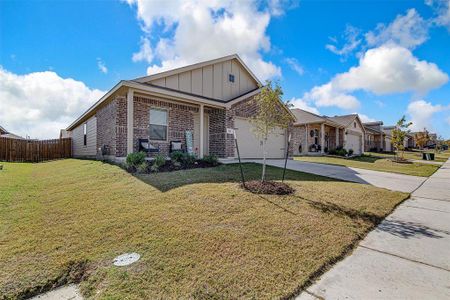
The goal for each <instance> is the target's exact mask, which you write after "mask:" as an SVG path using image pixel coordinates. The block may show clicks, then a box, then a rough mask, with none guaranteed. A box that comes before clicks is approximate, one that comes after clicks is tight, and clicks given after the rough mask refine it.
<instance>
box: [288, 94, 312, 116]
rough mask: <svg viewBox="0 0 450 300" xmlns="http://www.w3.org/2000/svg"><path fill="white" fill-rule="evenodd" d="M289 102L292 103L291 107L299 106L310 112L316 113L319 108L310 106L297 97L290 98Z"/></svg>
mask: <svg viewBox="0 0 450 300" xmlns="http://www.w3.org/2000/svg"><path fill="white" fill-rule="evenodd" d="M289 103H291V104H292V105H293V108H300V109H303V110H306V111H309V112H312V113H313V114H316V115H318V114H319V110H318V109H317V108H316V107H313V106H310V105H309V104H308V103H307V102H306V101H304V100H302V99H299V98H292V99H291V100H290V101H289Z"/></svg>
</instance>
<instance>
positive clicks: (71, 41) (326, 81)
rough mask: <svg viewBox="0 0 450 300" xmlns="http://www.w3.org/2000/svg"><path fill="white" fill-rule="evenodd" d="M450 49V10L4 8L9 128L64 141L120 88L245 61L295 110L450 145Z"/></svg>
mask: <svg viewBox="0 0 450 300" xmlns="http://www.w3.org/2000/svg"><path fill="white" fill-rule="evenodd" d="M199 41H203V42H201V43H200V42H199ZM327 45H328V46H327ZM448 49H450V10H449V2H448V0H446V1H431V0H430V1H427V2H426V3H425V2H423V1H300V2H288V1H270V2H251V1H246V2H240V3H238V4H236V3H234V4H233V3H232V2H229V1H223V2H218V3H216V2H213V1H202V0H199V1H193V2H190V3H187V2H182V3H179V2H177V1H175V0H173V1H160V2H155V1H153V2H150V1H141V0H129V1H128V2H125V1H1V2H0V65H1V69H0V125H2V126H3V127H6V128H7V129H9V130H11V131H13V132H16V133H17V134H21V135H30V136H32V137H39V138H44V137H45V138H47V137H48V138H50V137H56V136H57V135H58V132H59V129H60V128H64V127H66V126H67V125H68V124H69V123H71V122H72V121H73V119H74V118H76V117H77V116H78V115H79V114H80V113H82V112H83V111H84V110H85V109H86V108H88V107H89V106H90V105H91V104H92V103H93V102H95V101H96V100H97V99H98V98H99V97H100V96H101V95H102V93H104V92H105V91H107V90H109V89H110V88H112V87H113V86H114V85H115V84H116V83H117V82H118V81H119V80H121V79H132V78H135V77H139V76H143V75H145V74H147V73H152V72H157V71H160V70H165V69H167V68H172V67H178V66H182V65H184V64H188V63H194V62H197V61H200V60H206V59H212V58H215V57H218V56H221V55H227V54H231V53H234V52H236V53H238V54H240V55H241V57H242V58H243V59H244V61H245V62H246V63H247V64H248V65H249V66H250V68H252V69H253V70H254V71H255V73H256V74H257V75H258V76H259V77H260V78H261V79H267V78H271V79H274V80H279V81H280V83H281V85H282V87H283V90H284V93H285V94H284V99H285V100H292V103H294V105H295V106H297V107H301V108H306V109H308V110H311V111H314V112H319V113H320V114H327V115H336V114H346V113H353V112H358V113H360V114H361V116H363V117H364V118H368V119H373V120H382V121H384V123H385V124H386V125H390V124H393V123H395V122H396V121H397V120H398V119H399V118H400V117H401V116H402V115H403V114H406V115H407V117H408V119H410V120H412V121H413V122H414V124H415V126H416V129H418V128H422V127H423V126H426V127H427V128H429V129H431V130H433V131H437V132H438V133H439V134H441V135H443V136H444V137H446V138H450V106H449V105H450V97H449V95H450V84H449V83H448V81H449V80H448V75H447V74H450V60H449V59H448V52H449V50H448Z"/></svg>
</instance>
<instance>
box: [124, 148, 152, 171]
mask: <svg viewBox="0 0 450 300" xmlns="http://www.w3.org/2000/svg"><path fill="white" fill-rule="evenodd" d="M146 156H147V155H146V154H145V152H134V153H130V154H128V155H127V159H126V163H127V169H129V170H135V169H137V167H138V166H139V165H141V164H142V163H143V162H145V157H146Z"/></svg>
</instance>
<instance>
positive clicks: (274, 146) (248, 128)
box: [234, 118, 286, 158]
mask: <svg viewBox="0 0 450 300" xmlns="http://www.w3.org/2000/svg"><path fill="white" fill-rule="evenodd" d="M234 127H235V129H236V136H237V141H238V145H239V152H240V155H241V158H263V149H262V142H261V141H260V140H259V139H258V138H257V137H256V136H255V135H254V134H253V131H252V127H253V125H252V124H251V123H250V121H249V120H248V119H244V118H236V119H235V120H234ZM285 132H286V130H284V129H281V128H280V129H279V130H277V131H276V132H275V133H273V134H271V135H270V136H269V138H268V140H267V146H266V151H267V158H284V157H285V155H286V153H285V152H286V150H285V149H286V134H285ZM235 155H236V156H237V152H236V153H235Z"/></svg>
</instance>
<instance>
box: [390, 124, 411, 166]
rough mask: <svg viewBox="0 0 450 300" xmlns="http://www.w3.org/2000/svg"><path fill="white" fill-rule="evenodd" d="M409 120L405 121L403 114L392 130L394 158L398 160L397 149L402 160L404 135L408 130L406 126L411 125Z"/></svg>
mask: <svg viewBox="0 0 450 300" xmlns="http://www.w3.org/2000/svg"><path fill="white" fill-rule="evenodd" d="M411 125H412V123H411V122H408V123H407V122H406V118H405V116H403V117H402V118H401V119H400V120H398V122H397V124H396V125H395V128H394V130H392V144H393V146H394V148H395V157H396V158H395V159H396V160H398V151H401V153H402V157H401V158H402V160H403V150H405V145H404V141H405V137H406V134H407V133H408V132H409V129H408V127H409V126H411Z"/></svg>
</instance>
